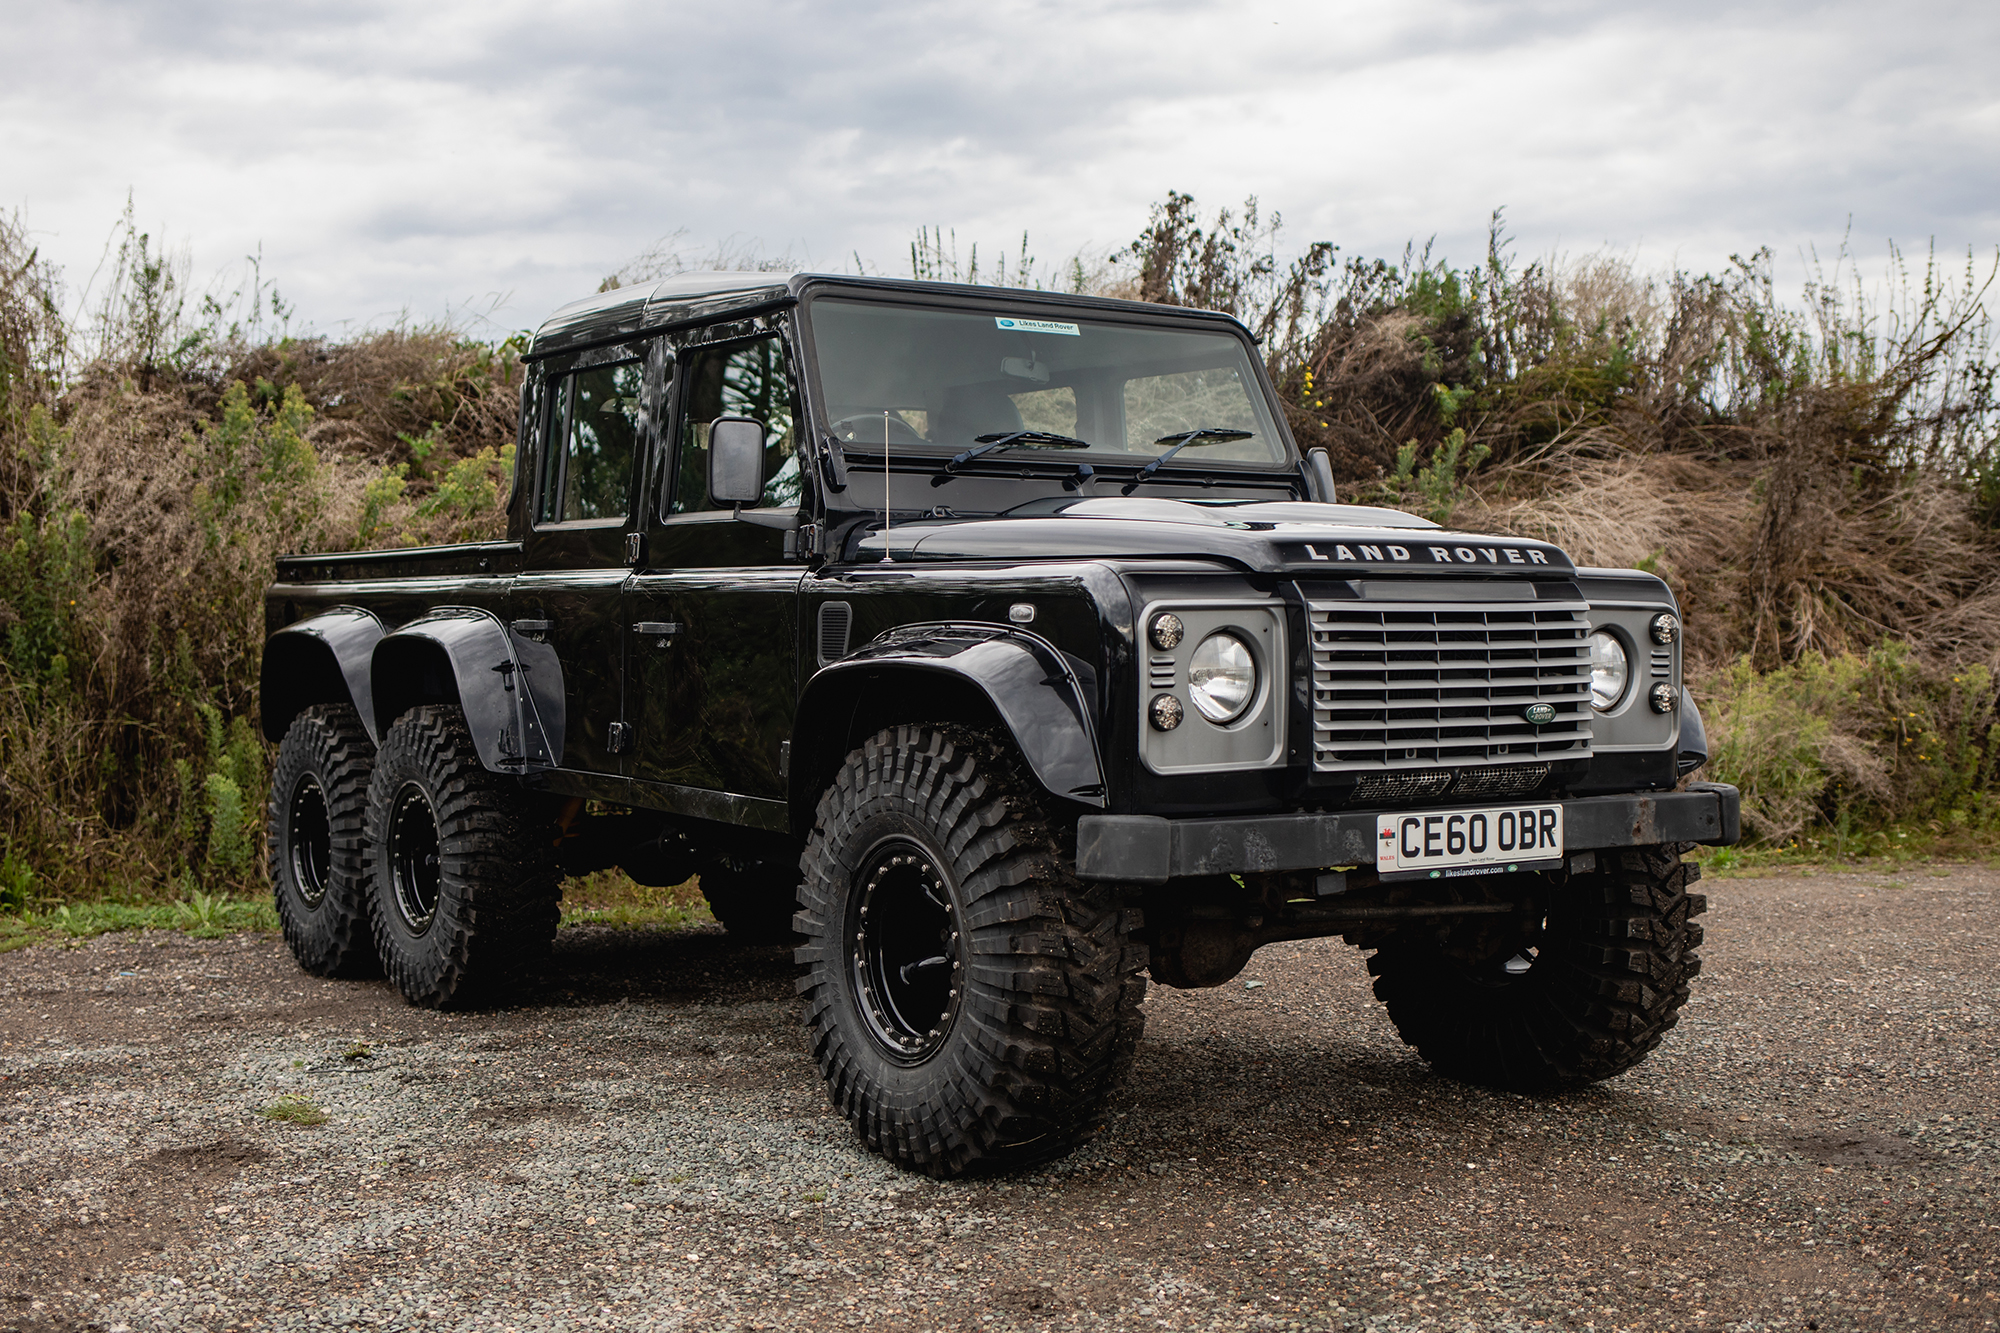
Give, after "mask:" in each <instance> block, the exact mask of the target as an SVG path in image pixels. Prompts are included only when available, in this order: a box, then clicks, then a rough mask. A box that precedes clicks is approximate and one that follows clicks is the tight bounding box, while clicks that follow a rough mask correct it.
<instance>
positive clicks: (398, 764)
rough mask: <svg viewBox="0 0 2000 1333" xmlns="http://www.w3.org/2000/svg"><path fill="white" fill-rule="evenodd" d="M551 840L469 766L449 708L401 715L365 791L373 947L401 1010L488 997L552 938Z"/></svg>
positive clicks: (517, 796) (556, 881) (504, 786)
mask: <svg viewBox="0 0 2000 1333" xmlns="http://www.w3.org/2000/svg"><path fill="white" fill-rule="evenodd" d="M552 833H553V830H552V828H551V827H550V826H549V824H548V823H547V822H546V821H544V820H540V819H538V818H536V817H535V812H534V810H533V807H532V805H531V804H530V801H529V798H528V796H527V794H526V793H525V792H523V791H522V790H521V788H520V787H519V786H518V785H516V784H515V783H514V782H513V781H512V780H511V779H508V778H505V777H502V776H500V775H498V774H495V773H489V772H487V771H486V770H485V769H484V768H482V767H481V766H480V763H479V756H478V753H477V751H475V750H474V749H473V744H472V735H471V733H470V732H468V731H467V730H466V728H465V719H464V717H463V716H462V715H461V714H460V713H459V711H458V709H457V708H452V707H443V706H438V705H431V706H427V707H423V708H415V709H412V710H410V711H409V712H408V713H405V714H404V715H403V716H402V718H401V719H400V720H399V721H397V723H396V725H394V726H393V727H390V728H389V733H388V734H387V735H386V736H384V737H383V738H382V748H381V749H380V750H379V751H378V752H377V753H376V756H375V775H374V777H373V779H372V780H371V781H370V783H369V785H368V878H369V883H370V892H371V897H372V901H373V904H374V919H375V947H376V950H377V952H379V953H380V954H381V956H382V965H383V967H384V968H385V969H386V970H387V971H388V973H389V979H390V980H391V981H393V982H395V983H396V989H398V990H400V991H401V992H402V993H403V998H404V999H406V1000H408V1001H409V1002H410V1003H411V1004H416V1005H422V1006H424V1007H425V1008H429V1009H439V1008H444V1007H446V1006H449V1005H454V1004H463V1003H466V1002H468V1001H471V1000H474V999H478V998H484V997H490V996H492V995H493V994H494V993H495V992H496V991H497V990H498V988H499V986H500V985H501V983H503V982H506V981H509V980H513V979H515V978H516V977H517V976H518V974H519V971H520V969H521V968H523V967H524V966H527V965H530V964H532V963H534V962H537V961H539V960H540V958H541V957H542V956H543V955H544V954H546V953H547V952H548V947H549V942H550V941H551V940H552V939H554V938H555V933H556V924H557V921H558V919H559V917H560V912H559V910H558V907H557V904H558V902H559V901H560V899H561V894H562V889H561V882H562V881H561V872H560V870H559V869H558V866H557V863H556V855H555V842H554V838H553V836H552Z"/></svg>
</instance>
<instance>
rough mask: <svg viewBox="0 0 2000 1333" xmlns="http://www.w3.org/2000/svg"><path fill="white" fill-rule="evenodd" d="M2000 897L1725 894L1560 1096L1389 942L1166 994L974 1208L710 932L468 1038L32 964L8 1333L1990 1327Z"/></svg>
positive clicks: (114, 973) (785, 990)
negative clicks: (1058, 1122) (879, 1127)
mask: <svg viewBox="0 0 2000 1333" xmlns="http://www.w3.org/2000/svg"><path fill="white" fill-rule="evenodd" d="M1996 884H2000V876H1996V872H1995V871H1993V870H1991V869H1987V868H1984V867H1972V868H1944V867H1916V868H1906V869H1902V870H1898V871H1896V872H1895V874H1894V875H1893V877H1884V876H1882V875H1869V874H1824V873H1822V874H1817V875H1795V876H1786V877H1783V878H1762V879H1728V880H1713V879H1711V880H1710V881H1708V882H1707V883H1706V884H1705V885H1704V887H1705V888H1706V890H1707V891H1708V893H1709V897H1710V901H1711V903H1712V907H1711V910H1710V914H1709V916H1708V917H1707V918H1705V920H1706V923H1707V926H1708V943H1707V944H1706V946H1704V948H1703V951H1702V952H1703V955H1704V957H1705V959H1706V961H1707V970H1706V972H1705V973H1704V975H1703V976H1702V977H1701V978H1699V979H1698V980H1697V982H1696V986H1695V999H1694V1002H1693V1004H1692V1005H1691V1006H1690V1007H1689V1008H1688V1009H1687V1011H1686V1013H1685V1017H1684V1019H1683V1021H1682V1023H1681V1026H1680V1028H1679V1029H1678V1030H1677V1031H1676V1032H1675V1033H1673V1034H1671V1035H1670V1036H1669V1037H1668V1039H1667V1042H1666V1043H1665V1045H1664V1046H1663V1047H1662V1048H1661V1050H1660V1051H1659V1052H1658V1053H1657V1054H1655V1055H1654V1057H1653V1058H1652V1059H1651V1060H1650V1061H1648V1062H1647V1063H1646V1064H1645V1065H1643V1066H1642V1067H1641V1068H1640V1069H1639V1070H1637V1071H1635V1072H1634V1073H1632V1074H1628V1075H1626V1076H1625V1077H1623V1078H1620V1079H1617V1080H1615V1081H1613V1082H1611V1083H1608V1084H1605V1085H1601V1086H1599V1087H1596V1088H1592V1089H1590V1090H1588V1091H1585V1092H1581V1093H1577V1094H1574V1095H1570V1096H1565V1097H1559V1098H1551V1099H1546V1100H1536V1101H1530V1100H1526V1099H1523V1098H1519V1097H1515V1096H1512V1095H1505V1094H1494V1093H1488V1092H1483V1091H1480V1090H1477V1089H1472V1088H1467V1087H1461V1086H1458V1085H1455V1084H1451V1083H1447V1082H1444V1081H1442V1080H1439V1079H1436V1078H1434V1077H1432V1076H1431V1075H1430V1074H1429V1073H1428V1071H1427V1070H1426V1067H1425V1066H1424V1065H1423V1064H1422V1062H1421V1061H1419V1060H1418V1059H1417V1058H1416V1057H1415V1056H1414V1055H1413V1054H1411V1053H1409V1052H1408V1051H1407V1050H1406V1049H1405V1048H1404V1047H1403V1046H1402V1045H1401V1044H1400V1043H1399V1042H1398V1041H1397V1039H1396V1035H1395V1033H1394V1031H1393V1030H1392V1029H1391V1028H1390V1027H1389V1025H1388V1023H1387V1021H1386V1020H1385V1019H1384V1018H1383V1016H1382V1014H1381V1013H1380V1011H1379V1009H1378V1008H1377V1006H1376V1005H1375V1003H1374V1001H1373V1000H1372V999H1371V997H1370V995H1369V992H1368V985H1367V978H1366V976H1365V974H1364V967H1363V960H1362V958H1361V956H1360V955H1359V954H1358V953H1357V952H1355V951H1352V950H1349V949H1347V948H1345V947H1344V946H1342V945H1340V944H1339V943H1338V942H1324V943H1320V942H1315V943H1307V944H1298V945H1280V946H1274V947H1272V948H1269V949H1266V950H1265V951H1264V952H1262V953H1260V954H1259V955H1258V956H1257V958H1256V960H1255V961H1254V962H1253V964H1252V966H1251V967H1250V969H1249V970H1248V971H1247V972H1245V973H1244V975H1243V977H1241V978H1239V979H1238V980H1237V981H1235V982H1232V983H1231V984H1230V985H1228V986H1226V987H1223V988H1221V989H1217V990H1211V991H1196V992H1178V991H1169V990H1165V989H1162V988H1155V989H1154V991H1153V993H1152V996H1151V998H1149V1000H1148V1002H1147V1010H1148V1013H1149V1015H1150V1017H1149V1020H1148V1027H1147V1036H1146V1041H1145V1043H1144V1045H1143V1046H1142V1047H1141V1050H1140V1054H1139V1063H1138V1068H1137V1070H1136V1073H1135V1076H1134V1078H1133V1079H1132V1081H1131V1084H1130V1086H1129V1087H1128V1089H1127V1091H1126V1092H1125V1094H1124V1095H1123V1096H1122V1097H1121V1098H1120V1099H1119V1100H1118V1101H1117V1102H1116V1103H1115V1105H1114V1106H1113V1107H1112V1109H1111V1113H1110V1115H1109V1117H1108V1120H1107V1125H1106V1129H1105V1131H1104V1133H1103V1134H1102V1135H1101V1136H1100V1137H1099V1138H1098V1140H1097V1141H1096V1143H1094V1144H1093V1145H1091V1146H1090V1147H1088V1148H1086V1149H1085V1150H1083V1151H1082V1152H1080V1153H1078V1154H1076V1155H1075V1156H1073V1157H1071V1158H1069V1159H1067V1160H1065V1161H1063V1162H1061V1163H1060V1164H1058V1165H1056V1166H1055V1167H1053V1168H1051V1169H1048V1170H1045V1171H1042V1172H1040V1173H1037V1174H1034V1175H1028V1176H1018V1177H1013V1178H1006V1179H998V1180H982V1181H971V1182H957V1183H951V1184H938V1183H935V1182H932V1181H928V1180H924V1179H921V1178H918V1177H914V1176H910V1175H906V1174H902V1173H900V1172H897V1171H895V1170H892V1169H890V1168H889V1167H887V1166H886V1165H884V1164H883V1163H882V1162H881V1161H879V1160H878V1159H876V1158H874V1157H871V1156H869V1155H868V1154H867V1153H865V1152H863V1151H862V1150H861V1149H860V1147H859V1146H858V1144H857V1141H856V1139H855V1138H854V1136H853V1135H852V1134H851V1133H850V1132H849V1130H848V1128H847V1126H846V1124H845V1123H844V1122H843V1121H841V1120H840V1119H839V1118H837V1117H836V1116H835V1115H833V1114H832V1113H831V1112H830V1111H829V1110H828V1109H827V1105H826V1099H825V1096H824V1093H823V1092H822V1090H821V1087H820V1084H819V1082H818V1079H817V1077H816V1076H815V1074H814V1072H813V1070H812V1067H811V1065H810V1064H809V1062H808V1060H807V1058H806V1056H805V1054H804V1052H803V1041H802V1039H801V1036H800V1033H799V1028H798V1024H797V1021H796V1018H795V1008H794V1004H793V1001H792V998H791V967H790V964H789V962H788V960H787V958H786V956H785V955H784V954H783V953H782V952H781V951H778V950H737V949H732V948H730V947H729V945H728V942H727V940H726V939H725V938H724V937H723V936H722V935H720V934H719V933H717V932H715V931H714V930H713V929H712V928H711V929H707V930H693V931H685V932H676V933H636V932H623V933H621V932H614V931H609V930H601V929H596V928H581V929H574V930H567V931H565V932H564V933H563V936H562V939H561V941H560V943H559V944H558V946H557V959H556V966H555V968H554V969H552V970H551V972H550V973H549V974H548V975H547V976H546V977H545V978H543V979H541V980H540V981H537V982H534V983H532V984H529V985H527V986H525V987H524V990H523V994H522V1007H520V1008H515V1009H509V1010H506V1011H503V1012H487V1013H476V1014H469V1015H462V1016H450V1015H439V1014H433V1013H427V1012H421V1011H417V1010H412V1009H408V1008H406V1007H404V1005H403V1004H402V1003H401V1001H400V1000H399V999H397V998H396V996H395V995H394V994H393V993H392V992H391V991H390V990H389V989H388V987H387V986H386V985H384V984H383V983H380V982H329V981H317V980H314V979H311V978H309V977H306V976H304V975H303V974H301V973H300V972H298V971H297V970H296V969H295V968H294V967H293V965H292V963H291V961H290V958H289V956H288V955H287V954H286V953H285V949H284V945H283V944H282V943H281V942H280V941H278V940H277V939H275V938H271V937H265V936H241V937H237V938H233V939H228V940H222V941H216V942H200V941H194V940H190V939H187V938H185V937H182V936H177V935H147V936H105V937H101V938H99V939H96V940H93V941H91V942H89V943H86V944H83V945H81V946H80V947H75V948H59V947H55V946H50V945H40V946H35V947H32V948H27V949H22V950H19V951H17V952H14V953H12V954H8V955H5V956H0V1043H4V1045H0V1076H4V1077H0V1152H4V1164H0V1327H5V1328H8V1329H22V1330H30V1329H32V1330H46V1329H75V1328H93V1329H108V1330H111V1331H112V1333H118V1331H119V1330H125V1329H132V1330H139V1329H154V1328H183V1329H197V1328H198V1329H213V1330H222V1329H230V1328H242V1329H249V1328H269V1327H295V1326H304V1325H315V1326H320V1325H344V1326H358V1327H387V1328H439V1329H443V1328H473V1327H477V1328H512V1329H521V1330H528V1329H537V1330H539V1329H558V1328H596V1327H608V1328H687V1329H702V1330H707V1329H719V1328H813V1329H827V1328H845V1327H853V1326H871V1327H875V1328H883V1329H905V1328H978V1329H994V1330H998V1329H1011V1328H1022V1329H1027V1328H1035V1329H1039V1328H1046V1327H1055V1328H1070V1327H1129V1328H1133V1329H1139V1328H1170V1329H1193V1328H1258V1329H1262V1328H1294V1327H1301V1326H1302V1327H1307V1328H1342V1329H1346V1328H1368V1329H1383V1330H1401V1329H1417V1328H1423V1329H1453V1330H1457V1329H1467V1330H1473V1329H1476V1330H1494V1329H1515V1328H1538V1327H1547V1328H1596V1329H1624V1328H1632V1329H1645V1330H1660V1329H1808V1330H1813V1329H1826V1330H1834V1329H1867V1330H1879V1329H1885V1328H1912V1329H1947V1328H1949V1329H1979V1330H1984V1329H1992V1328H1994V1327H1995V1326H1996V1318H1997V1317H2000V1272H1996V1269H2000V1207H1996V1201H1995V1195H1994V1190H1995V1186H1996V1183H2000V1105H1996V1092H2000V1060H1996V1049H1995V1048H1996V1038H2000V1027H1996V1009H2000V999H1996V992H2000V972H1996V964H2000V945H1996V936H2000V910H1996V909H1997V908H2000V904H1996V892H1995V890H1996ZM284 1098H291V1099H294V1100H292V1101H289V1102H280V1099H284ZM298 1099H303V1100H298ZM274 1103H277V1104H280V1105H283V1106H289V1107H291V1108H293V1110H292V1112H291V1113H292V1114H295V1115H299V1116H301V1117H302V1118H305V1119H312V1118H313V1117H312V1115H311V1114H310V1108H311V1106H315V1105H316V1106H318V1107H320V1108H323V1109H324V1111H325V1113H326V1115H327V1117H328V1118H327V1119H326V1121H325V1123H323V1124H318V1125H302V1124H294V1123H286V1122H283V1121H276V1120H271V1119H267V1118H263V1117H262V1116H261V1115H260V1111H261V1110H263V1109H264V1108H267V1107H270V1106H272V1105H273V1104H274Z"/></svg>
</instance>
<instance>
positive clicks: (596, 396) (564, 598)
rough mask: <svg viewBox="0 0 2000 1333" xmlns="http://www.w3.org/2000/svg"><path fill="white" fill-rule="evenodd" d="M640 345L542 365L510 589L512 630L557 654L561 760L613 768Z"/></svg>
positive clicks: (608, 772)
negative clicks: (523, 523)
mask: <svg viewBox="0 0 2000 1333" xmlns="http://www.w3.org/2000/svg"><path fill="white" fill-rule="evenodd" d="M644 353H645V349H644V347H643V346H641V345H626V346H619V347H606V348H596V349H592V350H590V351H586V352H582V353H578V354H573V355H569V356H566V357H563V358H560V359H557V360H554V361H552V362H550V363H548V364H547V365H546V366H545V367H544V376H545V378H544V391H543V393H542V395H541V396H542V408H541V421H540V428H539V431H538V440H537V445H538V447H537V450H536V458H535V459H534V466H535V478H534V487H535V489H534V493H533V494H532V495H531V496H530V497H529V503H530V510H529V517H530V522H529V527H528V531H527V534H526V536H525V537H524V539H523V541H522V547H523V550H522V557H523V559H522V565H523V569H522V573H521V576H520V577H519V578H518V579H517V580H516V581H515V583H514V586H513V590H512V594H511V596H510V597H509V599H508V608H509V617H510V620H511V622H512V625H513V628H514V631H515V632H516V633H517V634H520V635H523V636H524V637H527V638H531V639H539V640H541V641H542V642H546V643H548V644H550V645H552V646H553V647H554V648H555V652H556V656H557V658H558V659H559V660H560V661H561V663H562V673H563V705H564V727H563V752H562V757H561V760H560V763H561V766H562V767H563V768H565V769H569V770H574V771H578V772H582V773H590V774H598V775H604V776H608V777H613V778H621V777H623V776H624V774H625V764H626V763H627V760H628V756H629V753H630V739H631V732H630V730H629V729H628V727H627V726H626V723H625V710H624V699H623V697H622V692H621V691H622V684H623V681H624V675H625V673H624V662H623V655H624V652H625V641H624V616H623V606H622V596H623V593H622V589H623V584H624V582H625V580H626V578H627V577H628V576H629V573H630V567H629V562H628V542H629V541H630V540H631V539H632V536H633V534H634V533H636V531H637V521H636V518H635V516H634V515H635V506H634V503H633V497H634V496H635V494H636V493H637V492H638V488H639V484H640V483H639V468H640V467H641V465H642V463H643V459H644V444H645V439H646V437H647V435H648V434H649V433H650V432H649V430H648V427H647V425H646V421H647V415H648V414H647V412H646V410H645V403H644V399H645V396H646V395H645V383H646V372H645V355H644Z"/></svg>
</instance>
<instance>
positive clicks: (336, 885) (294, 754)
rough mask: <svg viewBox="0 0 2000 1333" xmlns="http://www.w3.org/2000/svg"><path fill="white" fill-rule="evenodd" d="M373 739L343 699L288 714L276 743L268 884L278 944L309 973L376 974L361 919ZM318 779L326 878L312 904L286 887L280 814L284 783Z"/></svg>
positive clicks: (284, 805) (365, 899)
mask: <svg viewBox="0 0 2000 1333" xmlns="http://www.w3.org/2000/svg"><path fill="white" fill-rule="evenodd" d="M374 764H375V743H374V742H373V741H371V740H369V739H368V732H367V730H366V728H364V727H363V726H362V725H361V715H360V714H358V713H356V712H355V711H354V709H353V707H352V706H351V705H349V704H315V705H314V706H313V707H311V708H308V709H306V710H305V711H303V712H301V713H300V714H299V715H298V716H297V717H295V718H293V719H292V723H291V726H289V727H288V728H286V730H285V736H284V739H283V740H282V741H281V742H280V743H279V746H278V758H277V762H276V764H275V765H274V766H273V769H272V773H271V797H270V803H269V805H268V806H267V808H266V815H267V821H266V829H267V837H266V840H265V842H266V846H267V847H268V848H269V854H270V871H271V892H272V897H273V901H274V905H275V906H276V908H277V912H278V924H279V926H280V927H281V929H282V930H283V931H284V935H285V945H286V947H288V948H289V949H290V950H291V951H292V957H293V958H295V959H297V960H298V963H299V966H300V967H303V968H304V969H305V970H306V971H307V972H310V973H312V974H313V975H314V976H321V977H365V976H375V975H380V972H381V964H380V962H379V961H378V960H377V958H376V954H375V938H374V931H373V927H372V924H371V922H370V919H369V914H370V910H371V909H370V904H369V894H368V880H367V869H366V865H365V861H366V856H365V833H366V830H365V825H366V822H367V814H368V780H369V776H370V774H371V772H372V771H373V768H374ZM308 772H310V773H312V774H314V775H315V776H316V777H317V778H318V779H319V785H320V791H321V793H322V794H323V795H324V797H325V799H326V814H327V826H328V832H329V834H330V835H331V836H330V843H331V846H330V849H329V850H330V857H329V865H328V877H327V878H328V886H327V890H326V893H325V895H324V896H323V897H322V898H321V899H320V903H319V906H318V907H317V908H312V907H309V906H308V905H307V904H306V903H305V901H304V899H303V897H302V896H298V895H297V894H296V893H295V891H294V890H292V888H291V866H290V865H289V863H288V862H289V858H288V850H289V844H288V842H287V839H286V830H285V821H286V819H287V816H288V814H289V807H290V803H291V796H292V789H293V787H294V786H295V785H296V784H297V783H298V780H299V779H300V778H301V777H303V776H304V775H305V774H306V773H308Z"/></svg>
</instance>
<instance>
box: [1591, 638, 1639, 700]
mask: <svg viewBox="0 0 2000 1333" xmlns="http://www.w3.org/2000/svg"><path fill="white" fill-rule="evenodd" d="M1631 674H1632V668H1631V666H1630V665H1629V664H1628V663H1627V662H1626V660H1625V645H1624V644H1622V643H1620V642H1618V636H1617V635H1615V634H1613V633H1612V632H1611V631H1610V630H1608V629H1601V630H1597V631H1595V632H1594V633H1593V634H1591V636H1590V706H1591V707H1592V708H1595V709H1596V710H1597V711H1598V712H1600V713H1602V712H1604V711H1606V710H1607V709H1610V708H1615V707H1616V706H1617V704H1618V701H1619V700H1620V699H1623V698H1624V697H1625V681H1626V679H1627V678H1628V677H1629V676H1630V675H1631Z"/></svg>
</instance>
